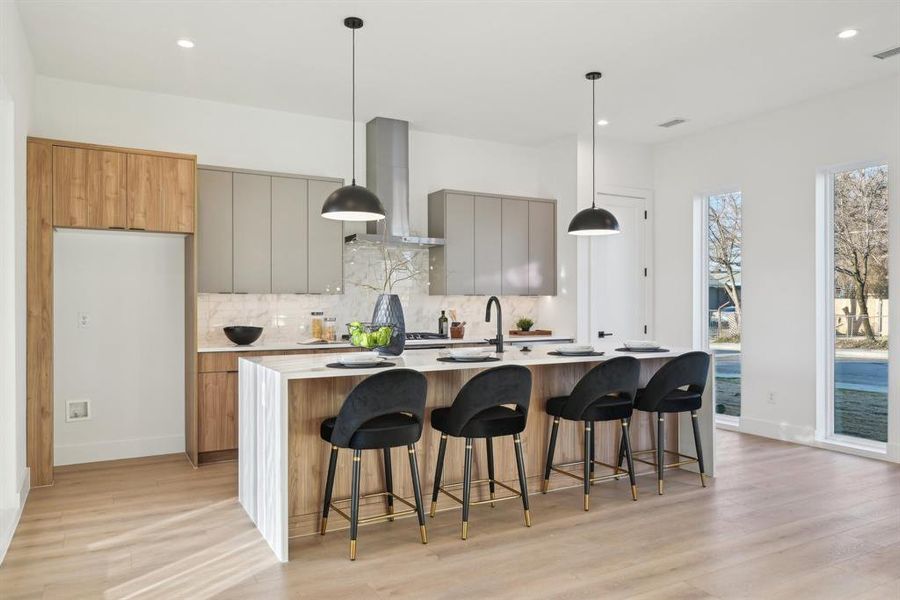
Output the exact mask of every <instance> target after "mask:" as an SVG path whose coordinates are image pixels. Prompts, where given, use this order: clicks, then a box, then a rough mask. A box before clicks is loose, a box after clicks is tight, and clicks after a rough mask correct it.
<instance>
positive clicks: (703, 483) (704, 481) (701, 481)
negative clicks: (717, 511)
mask: <svg viewBox="0 0 900 600" xmlns="http://www.w3.org/2000/svg"><path fill="white" fill-rule="evenodd" d="M700 485H701V486H703V487H706V475H704V474H703V473H700Z"/></svg>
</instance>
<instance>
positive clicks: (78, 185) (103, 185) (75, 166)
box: [53, 146, 128, 229]
mask: <svg viewBox="0 0 900 600" xmlns="http://www.w3.org/2000/svg"><path fill="white" fill-rule="evenodd" d="M127 156H128V155H127V154H125V153H124V152H112V151H107V150H93V149H89V148H72V147H68V146H54V147H53V226H54V227H82V228H90V229H124V228H125V197H126V163H127Z"/></svg>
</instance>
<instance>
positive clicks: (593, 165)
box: [591, 79, 597, 208]
mask: <svg viewBox="0 0 900 600" xmlns="http://www.w3.org/2000/svg"><path fill="white" fill-rule="evenodd" d="M596 202H597V80H596V79H594V80H593V81H591V208H597V204H596Z"/></svg>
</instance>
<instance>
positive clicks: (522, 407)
mask: <svg viewBox="0 0 900 600" xmlns="http://www.w3.org/2000/svg"><path fill="white" fill-rule="evenodd" d="M530 400H531V371H529V370H528V369H527V368H525V367H522V366H519V365H504V366H502V367H495V368H493V369H488V370H486V371H482V372H481V373H479V374H477V375H476V376H475V377H473V378H472V379H470V380H469V381H468V382H467V383H466V384H465V385H464V386H463V387H462V389H461V390H459V393H458V394H457V395H456V399H455V400H454V401H453V405H452V406H449V407H447V408H436V409H434V410H433V411H432V412H431V426H432V427H433V428H435V429H437V430H438V431H440V432H441V444H440V447H439V448H438V458H437V465H436V467H435V471H434V490H433V492H432V494H431V516H432V517H433V516H434V515H435V512H436V511H437V501H438V494H439V493H440V492H443V493H444V494H446V495H447V496H448V497H450V498H451V499H453V500H455V501H456V502H459V503H460V504H462V535H461V537H462V539H466V538H468V536H469V506H470V505H473V504H485V503H488V502H490V503H491V505H493V504H494V502H499V501H500V500H510V499H513V498H521V499H522V508H523V509H524V511H525V526H526V527H531V513H530V512H529V510H528V484H527V482H526V480H525V458H524V456H523V452H522V437H521V436H520V435H519V434H520V433H522V431H523V430H524V429H525V422H526V420H527V419H528V404H529V402H530ZM506 435H511V436H512V437H513V445H514V446H515V451H516V467H517V469H518V471H519V489H518V490H516V489H513V488H511V487H510V486H508V485H506V484H504V483H503V482H501V481H497V480H496V479H494V446H493V438H495V437H501V436H506ZM449 436H453V437H461V438H465V440H466V455H465V457H466V458H465V465H464V468H463V481H462V483H461V484H448V485H446V486H441V476H442V474H443V470H444V455H445V454H446V452H447V438H448V437H449ZM475 438H484V440H485V443H486V445H487V461H488V478H487V479H479V480H477V481H473V480H472V445H473V440H474V439H475ZM473 483H487V484H488V486H489V490H490V500H480V501H477V502H472V499H471V498H472V484H473ZM497 485H499V486H500V487H502V488H505V489H507V490H509V491H510V492H512V494H511V495H509V496H504V497H502V498H497V497H496V496H495V489H496V488H495V486H497ZM454 487H462V492H463V497H462V498H459V497H458V496H456V495H455V494H453V493H451V492H449V491H448V489H451V488H454Z"/></svg>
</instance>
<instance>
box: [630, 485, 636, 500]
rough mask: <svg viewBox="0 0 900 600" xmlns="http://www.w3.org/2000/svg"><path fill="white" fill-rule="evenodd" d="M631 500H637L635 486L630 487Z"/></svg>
mask: <svg viewBox="0 0 900 600" xmlns="http://www.w3.org/2000/svg"><path fill="white" fill-rule="evenodd" d="M631 499H632V500H635V501H636V500H637V486H636V485H633V486H631Z"/></svg>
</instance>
